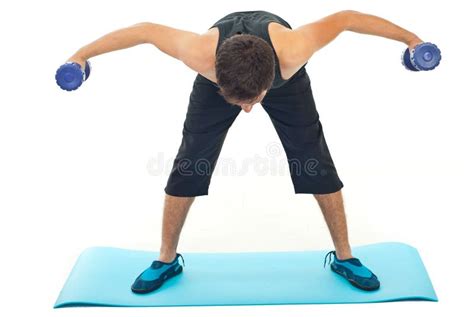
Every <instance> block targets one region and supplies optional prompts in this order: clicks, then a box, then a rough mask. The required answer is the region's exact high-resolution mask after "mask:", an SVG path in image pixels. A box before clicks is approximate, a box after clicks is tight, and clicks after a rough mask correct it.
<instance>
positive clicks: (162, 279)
mask: <svg viewBox="0 0 474 317" xmlns="http://www.w3.org/2000/svg"><path fill="white" fill-rule="evenodd" d="M181 272H183V267H182V266H180V267H179V268H178V270H176V271H174V270H173V271H171V272H170V273H167V274H165V275H163V277H162V278H161V279H160V280H159V282H158V284H156V285H155V286H153V287H152V288H149V289H133V288H132V292H134V293H137V294H146V293H150V292H153V291H156V290H157V289H159V288H160V287H161V286H162V285H163V283H164V282H166V281H167V280H169V279H170V278H172V277H174V276H176V275H178V274H180V273H181Z"/></svg>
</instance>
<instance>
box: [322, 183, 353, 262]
mask: <svg viewBox="0 0 474 317" xmlns="http://www.w3.org/2000/svg"><path fill="white" fill-rule="evenodd" d="M313 196H314V198H316V200H317V201H318V204H319V207H320V208H321V211H322V213H323V215H324V219H325V220H326V224H327V226H328V228H329V232H330V234H331V238H332V241H333V243H334V247H335V248H336V256H337V258H338V259H339V260H344V259H348V258H351V257H352V253H351V247H350V245H349V239H348V234H347V223H346V215H345V213H344V203H343V200H342V192H341V191H340V190H339V191H337V192H335V193H331V194H314V195H313Z"/></svg>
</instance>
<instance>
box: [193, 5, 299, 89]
mask: <svg viewBox="0 0 474 317" xmlns="http://www.w3.org/2000/svg"><path fill="white" fill-rule="evenodd" d="M285 24H286V25H285ZM260 26H261V27H263V28H264V29H262V28H261V27H260ZM290 30H291V26H290V25H289V24H288V23H287V22H286V21H284V20H283V19H281V18H280V17H278V16H276V15H275V14H273V13H270V12H267V11H239V12H233V13H230V14H228V15H226V16H225V17H223V18H221V19H219V20H218V21H217V22H216V23H214V24H213V26H212V27H211V28H210V29H209V30H208V31H207V32H206V33H204V34H202V39H201V42H200V43H199V45H198V46H196V48H195V49H197V50H199V51H200V52H201V54H202V56H203V57H204V58H203V60H202V61H201V63H202V68H201V69H200V71H198V72H199V73H200V74H201V75H202V76H204V77H206V78H207V79H209V80H211V81H212V82H214V83H216V82H217V80H216V75H215V59H216V52H217V49H218V46H219V44H220V43H221V42H222V41H223V40H224V39H225V38H227V37H230V36H232V35H234V34H252V35H256V36H259V37H262V38H263V39H264V40H266V41H267V42H269V43H268V44H270V46H272V48H273V49H274V51H275V55H276V61H277V62H278V64H277V65H276V72H275V74H276V75H277V76H276V83H275V84H276V86H280V85H281V84H282V81H286V80H288V79H289V78H291V76H293V75H294V74H295V73H296V72H297V71H298V69H299V68H301V67H302V66H303V65H304V64H305V63H306V61H304V62H303V63H302V64H301V65H297V66H296V67H295V66H293V67H287V66H286V65H287V64H288V63H287V62H286V56H285V55H284V54H283V53H282V52H283V51H284V49H285V45H287V44H288V43H287V42H286V43H285V41H284V33H285V32H287V31H290ZM223 33H224V34H223ZM267 36H268V38H267Z"/></svg>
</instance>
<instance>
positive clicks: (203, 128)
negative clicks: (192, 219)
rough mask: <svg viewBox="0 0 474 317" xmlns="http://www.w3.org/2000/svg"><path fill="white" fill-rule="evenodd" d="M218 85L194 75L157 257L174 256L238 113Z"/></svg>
mask: <svg viewBox="0 0 474 317" xmlns="http://www.w3.org/2000/svg"><path fill="white" fill-rule="evenodd" d="M217 91H218V87H217V86H215V85H213V84H212V82H211V81H209V80H207V79H206V78H205V77H202V76H201V75H197V76H196V80H195V81H194V84H193V90H192V92H191V94H190V98H189V105H188V111H187V113H186V119H185V121H184V124H183V138H182V142H181V146H180V148H179V150H178V153H177V155H176V158H175V160H174V163H173V168H172V171H171V173H170V176H169V178H168V182H167V185H166V187H165V193H166V195H165V203H164V211H163V224H162V241H161V248H160V256H159V260H160V261H163V262H169V261H172V260H173V259H174V258H175V257H176V250H177V246H178V242H179V236H180V233H181V229H182V227H183V225H184V222H185V219H186V216H187V213H188V211H189V209H190V207H191V205H192V203H193V201H194V199H195V197H197V196H201V195H207V194H208V188H209V185H210V182H211V177H212V173H213V171H214V168H215V165H216V162H217V159H218V157H219V154H220V151H221V149H222V146H223V144H224V140H225V137H226V134H227V131H228V130H229V128H230V127H231V125H232V123H233V122H234V120H235V119H236V117H237V115H238V114H239V113H240V111H241V109H240V108H239V107H234V106H232V105H230V104H228V103H227V102H226V101H225V100H224V99H223V97H222V96H221V95H219V94H218V93H217Z"/></svg>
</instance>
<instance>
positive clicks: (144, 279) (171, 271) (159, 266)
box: [131, 253, 184, 294]
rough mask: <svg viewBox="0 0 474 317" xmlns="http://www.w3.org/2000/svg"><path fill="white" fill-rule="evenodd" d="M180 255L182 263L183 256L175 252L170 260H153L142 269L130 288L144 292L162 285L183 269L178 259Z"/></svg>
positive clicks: (140, 292) (135, 291)
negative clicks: (147, 266)
mask: <svg viewBox="0 0 474 317" xmlns="http://www.w3.org/2000/svg"><path fill="white" fill-rule="evenodd" d="M180 257H181V260H182V261H183V265H184V259H183V256H182V255H181V254H179V253H176V257H175V258H174V260H173V261H172V262H169V263H167V262H162V261H153V263H152V264H151V265H150V267H149V268H147V269H146V270H145V271H143V272H142V273H141V274H140V275H139V276H138V277H137V278H136V280H135V282H134V283H133V285H132V287H131V289H132V292H134V293H139V294H145V293H149V292H152V291H154V290H156V289H158V288H160V287H161V285H163V283H164V282H165V281H166V280H168V279H170V278H172V277H173V276H176V275H178V274H179V273H181V272H182V271H183V267H182V266H181V264H179V261H178V259H179V258H180Z"/></svg>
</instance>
